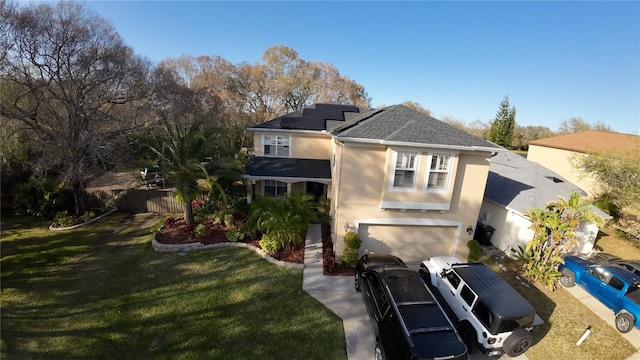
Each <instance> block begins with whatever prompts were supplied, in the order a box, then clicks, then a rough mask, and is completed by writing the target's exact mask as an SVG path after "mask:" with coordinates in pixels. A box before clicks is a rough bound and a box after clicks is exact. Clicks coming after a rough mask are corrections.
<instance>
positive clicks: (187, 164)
mask: <svg viewBox="0 0 640 360" xmlns="http://www.w3.org/2000/svg"><path fill="white" fill-rule="evenodd" d="M161 122H162V134H161V135H160V136H158V137H157V138H156V141H155V144H149V145H148V146H149V149H150V150H151V151H152V152H153V153H154V154H155V155H156V156H158V159H159V162H160V169H161V170H162V173H163V176H164V177H166V179H167V181H169V182H171V183H172V184H173V185H174V186H175V189H176V198H177V199H178V200H179V201H180V202H182V204H183V208H184V218H185V221H186V223H187V226H188V227H193V226H195V218H194V216H193V209H192V207H191V202H192V201H193V200H195V197H196V195H197V190H198V183H197V181H198V179H202V178H204V179H208V180H209V181H210V182H211V183H212V185H214V186H215V185H216V184H215V181H214V180H211V179H209V174H208V173H207V170H206V168H205V167H204V165H203V163H202V160H204V159H205V158H206V157H207V156H208V155H210V153H209V151H210V149H212V144H213V143H214V142H215V139H214V137H215V136H214V135H215V134H214V133H213V131H212V129H205V128H204V127H203V124H202V121H195V122H193V123H192V124H191V125H187V124H182V123H181V122H180V121H178V120H174V121H171V120H168V119H163V120H162V121H161Z"/></svg>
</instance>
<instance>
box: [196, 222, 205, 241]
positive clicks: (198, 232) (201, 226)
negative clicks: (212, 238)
mask: <svg viewBox="0 0 640 360" xmlns="http://www.w3.org/2000/svg"><path fill="white" fill-rule="evenodd" d="M195 233H196V237H197V238H201V237H203V236H205V235H207V226H206V225H205V224H198V226H196V230H195Z"/></svg>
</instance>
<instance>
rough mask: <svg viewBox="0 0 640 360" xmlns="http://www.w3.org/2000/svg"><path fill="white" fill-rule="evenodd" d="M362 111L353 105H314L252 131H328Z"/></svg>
mask: <svg viewBox="0 0 640 360" xmlns="http://www.w3.org/2000/svg"><path fill="white" fill-rule="evenodd" d="M359 112H361V109H360V108H358V107H357V106H353V105H341V104H314V105H311V106H309V107H305V108H304V109H302V110H297V111H294V112H291V113H288V114H285V115H282V116H279V117H277V118H275V119H273V120H270V121H267V122H265V123H262V124H259V125H256V126H253V127H251V129H277V130H280V129H287V130H318V131H320V130H327V127H328V124H327V123H328V122H329V125H330V126H335V122H340V123H342V122H344V121H345V114H348V113H359Z"/></svg>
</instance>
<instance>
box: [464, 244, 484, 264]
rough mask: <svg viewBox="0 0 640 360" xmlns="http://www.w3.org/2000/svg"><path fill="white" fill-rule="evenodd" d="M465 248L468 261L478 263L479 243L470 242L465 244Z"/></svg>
mask: <svg viewBox="0 0 640 360" xmlns="http://www.w3.org/2000/svg"><path fill="white" fill-rule="evenodd" d="M467 247H468V248H469V261H478V260H480V255H481V252H480V243H479V242H478V240H470V241H469V242H468V243H467Z"/></svg>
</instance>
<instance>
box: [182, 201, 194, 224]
mask: <svg viewBox="0 0 640 360" xmlns="http://www.w3.org/2000/svg"><path fill="white" fill-rule="evenodd" d="M182 204H183V206H184V221H186V222H187V226H188V227H195V225H196V219H195V217H194V216H193V208H192V207H191V201H183V202H182Z"/></svg>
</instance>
